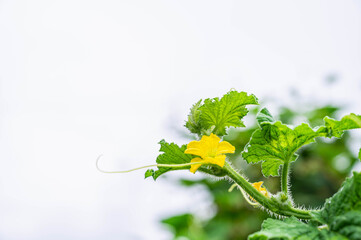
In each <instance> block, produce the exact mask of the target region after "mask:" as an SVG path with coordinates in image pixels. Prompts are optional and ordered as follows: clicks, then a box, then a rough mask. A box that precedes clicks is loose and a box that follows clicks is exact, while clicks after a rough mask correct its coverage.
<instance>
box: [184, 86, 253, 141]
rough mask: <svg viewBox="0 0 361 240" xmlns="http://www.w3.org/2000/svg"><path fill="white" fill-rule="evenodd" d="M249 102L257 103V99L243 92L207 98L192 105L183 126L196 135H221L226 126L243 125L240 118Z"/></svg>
mask: <svg viewBox="0 0 361 240" xmlns="http://www.w3.org/2000/svg"><path fill="white" fill-rule="evenodd" d="M251 104H258V99H257V98H256V97H255V96H254V95H252V94H251V95H247V93H245V92H237V91H230V92H228V93H227V94H225V95H224V96H223V97H222V98H221V99H219V98H212V99H210V98H208V99H205V100H204V103H203V104H202V101H199V102H197V103H196V104H194V105H193V107H192V108H191V112H190V114H189V115H188V121H187V122H186V124H185V126H186V127H187V128H188V129H189V130H190V131H191V132H192V133H196V134H198V135H204V134H207V135H209V134H210V133H214V134H216V135H218V136H223V135H225V134H226V129H227V128H228V127H244V124H243V122H242V120H241V119H242V118H243V117H244V116H246V115H247V113H248V110H247V108H246V107H245V106H246V105H251Z"/></svg>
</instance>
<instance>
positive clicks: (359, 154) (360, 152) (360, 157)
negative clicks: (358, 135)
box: [358, 148, 361, 161]
mask: <svg viewBox="0 0 361 240" xmlns="http://www.w3.org/2000/svg"><path fill="white" fill-rule="evenodd" d="M358 159H360V161H361V148H360V151H359V152H358Z"/></svg>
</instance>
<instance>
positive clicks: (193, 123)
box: [185, 100, 202, 133]
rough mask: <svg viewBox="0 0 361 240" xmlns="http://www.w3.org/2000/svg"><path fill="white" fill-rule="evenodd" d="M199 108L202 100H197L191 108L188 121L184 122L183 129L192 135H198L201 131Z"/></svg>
mask: <svg viewBox="0 0 361 240" xmlns="http://www.w3.org/2000/svg"><path fill="white" fill-rule="evenodd" d="M201 106H202V100H199V101H198V102H197V103H196V104H194V105H193V106H192V108H191V112H190V114H189V115H188V121H187V122H186V125H185V127H186V128H188V129H189V131H191V132H192V133H200V132H201V130H202V129H201V125H200V115H201V111H200V110H199V108H200V107H201Z"/></svg>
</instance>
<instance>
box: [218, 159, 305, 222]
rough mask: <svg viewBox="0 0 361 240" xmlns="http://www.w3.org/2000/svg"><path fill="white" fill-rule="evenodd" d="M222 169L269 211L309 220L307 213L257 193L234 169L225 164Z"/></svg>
mask: <svg viewBox="0 0 361 240" xmlns="http://www.w3.org/2000/svg"><path fill="white" fill-rule="evenodd" d="M223 169H224V170H225V171H226V172H227V175H228V177H229V178H231V179H232V180H233V181H234V182H236V183H237V184H238V185H239V186H240V187H241V188H242V189H243V190H244V191H245V192H246V193H247V194H248V195H249V196H251V197H252V198H253V199H254V200H255V201H257V202H258V203H259V204H260V205H262V206H263V207H264V208H266V209H268V210H269V211H271V212H273V213H275V214H278V215H283V216H295V217H297V218H300V219H310V218H311V216H310V214H309V211H307V210H302V209H297V208H293V207H292V206H291V205H288V204H282V203H280V202H279V201H277V200H276V199H275V198H273V197H272V198H268V197H266V196H264V195H263V194H262V193H260V192H259V191H257V189H255V188H254V187H253V186H252V185H251V183H249V182H248V181H247V180H246V179H244V178H243V177H242V176H241V175H240V174H239V173H238V172H237V171H236V170H235V169H233V168H232V167H231V165H229V164H228V163H227V162H226V163H225V164H224V167H223Z"/></svg>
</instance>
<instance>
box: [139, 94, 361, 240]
mask: <svg viewBox="0 0 361 240" xmlns="http://www.w3.org/2000/svg"><path fill="white" fill-rule="evenodd" d="M249 104H258V100H257V98H256V97H255V96H253V95H247V93H245V92H237V91H230V92H228V93H227V94H225V95H224V96H223V97H222V98H220V99H219V98H213V99H206V100H204V102H202V100H200V101H198V102H197V103H196V104H194V105H193V106H192V108H191V111H190V114H189V115H188V121H187V122H186V124H185V126H186V127H187V128H188V130H190V132H191V133H195V134H198V135H199V136H202V135H210V134H211V133H214V134H216V135H218V136H220V137H224V140H225V141H229V142H230V143H231V144H232V145H234V146H235V147H236V154H234V155H232V156H227V162H231V161H232V162H233V164H232V166H236V167H237V168H241V169H242V170H244V173H247V175H249V176H251V177H250V179H251V180H252V181H250V182H247V180H245V179H244V178H243V176H241V175H239V174H238V171H235V170H234V169H233V168H232V166H230V165H229V164H228V163H227V162H226V165H225V166H227V167H224V168H221V167H219V166H214V165H212V164H208V165H206V164H204V165H202V166H201V167H200V168H199V171H201V172H205V173H208V174H211V175H215V176H228V177H229V179H231V180H233V181H234V182H236V183H237V184H238V185H239V186H240V187H242V188H243V190H244V191H246V192H247V194H249V196H250V197H251V199H257V202H258V203H259V204H260V205H262V206H263V207H264V208H266V209H268V210H269V211H270V212H273V213H275V214H276V215H277V214H279V215H283V216H292V217H290V218H287V219H284V220H283V221H281V220H275V219H268V220H266V221H264V223H263V225H262V230H261V231H259V232H257V233H254V234H252V235H250V236H249V239H262V240H263V239H264V240H266V239H351V240H356V239H361V238H360V236H361V174H360V173H354V176H353V177H352V178H349V179H347V180H346V181H345V183H344V184H343V186H342V188H341V190H340V191H339V192H338V193H337V194H335V195H334V196H333V197H332V198H330V199H328V200H327V201H326V203H325V205H324V208H322V210H320V211H311V210H303V209H297V208H296V207H295V205H297V204H298V202H297V201H298V200H296V198H295V200H294V202H295V203H296V204H294V203H293V201H287V202H286V203H281V202H279V201H274V198H269V197H268V196H265V195H262V193H260V192H258V191H255V190H254V188H252V186H251V185H250V183H252V182H256V181H260V178H262V177H263V176H265V177H269V176H278V175H279V169H280V166H281V165H283V164H286V163H287V164H288V163H291V162H294V161H295V160H296V159H297V158H298V157H300V158H301V159H303V160H304V161H302V162H300V161H297V162H296V163H295V165H296V166H297V167H295V168H294V170H293V171H292V174H294V177H293V178H294V179H293V183H294V185H293V187H292V192H294V194H295V196H297V198H298V197H299V196H300V194H299V193H300V192H302V191H306V192H307V196H308V197H304V198H303V199H302V198H300V199H301V201H300V202H301V204H302V203H303V204H304V203H307V205H312V206H319V205H321V203H323V199H325V197H329V196H330V195H331V194H330V193H334V192H335V191H336V190H337V188H338V186H339V184H340V183H341V179H343V177H344V176H345V174H347V173H348V172H349V171H350V170H351V169H352V167H353V166H354V164H355V163H356V161H357V158H356V157H355V156H354V153H352V151H350V149H349V148H348V146H347V145H346V140H344V139H336V140H335V141H332V142H330V141H326V142H325V141H323V140H322V139H317V138H318V137H328V138H331V137H336V138H340V137H341V136H342V135H343V133H344V131H346V130H349V129H355V128H361V115H356V114H349V115H347V116H344V117H343V118H342V119H341V120H339V121H338V120H335V119H332V118H330V117H327V116H325V115H330V116H331V117H333V116H332V115H334V114H335V113H336V112H337V110H338V109H339V108H337V107H332V106H326V107H321V108H318V109H314V110H312V111H310V112H304V113H300V112H299V111H296V112H295V111H292V110H290V109H287V108H283V112H281V116H280V117H281V119H282V120H283V121H284V122H285V123H289V124H292V121H293V120H294V119H295V118H297V116H302V117H307V118H308V120H309V121H308V123H302V124H300V125H297V126H295V127H290V126H288V125H286V124H284V123H282V122H281V121H276V120H275V119H274V118H273V116H272V115H271V114H270V113H269V111H268V110H267V109H266V108H264V109H262V110H261V111H260V112H259V113H258V115H257V121H258V124H259V129H254V128H250V129H248V130H246V131H243V132H242V133H241V132H239V131H238V132H237V127H244V124H243V122H242V118H243V117H244V116H245V115H246V114H247V113H248V110H247V109H246V107H245V106H246V105H249ZM320 125H321V126H320ZM310 126H312V127H310ZM317 126H318V127H317ZM229 127H235V128H234V129H231V130H230V131H227V129H228V128H229ZM238 133H241V134H238ZM251 136H252V137H251ZM345 136H346V137H348V136H349V135H348V134H345ZM248 140H249V141H248ZM316 140H317V142H318V145H317V147H315V145H314V144H310V143H312V142H315V141H316ZM247 141H248V143H247ZM309 144H310V145H309ZM160 145H161V149H160V151H161V152H162V153H161V154H160V155H159V156H158V158H157V163H158V164H172V165H174V164H186V163H189V162H190V161H191V159H193V157H194V156H192V155H189V154H184V151H185V149H186V147H187V146H186V145H182V146H181V147H179V146H178V145H176V144H174V143H167V142H165V141H164V140H162V141H161V142H160ZM242 149H244V151H243V152H242V157H243V159H244V160H245V161H243V160H242V158H241V157H240V155H239V154H238V153H240V152H241V151H242ZM296 152H297V154H296ZM359 158H360V160H361V149H360V152H359ZM305 159H307V160H305ZM320 159H321V160H320ZM338 160H341V162H340V161H338ZM246 162H247V163H259V162H261V163H262V164H261V170H262V173H263V176H261V175H260V174H259V168H260V166H257V165H253V166H252V165H247V164H245V163H246ZM287 166H288V165H287ZM289 166H291V165H289ZM339 166H340V167H339ZM337 167H339V168H340V169H337ZM189 168H190V166H174V167H173V166H164V165H163V166H161V165H158V170H156V171H154V170H151V169H149V170H147V171H146V173H145V177H146V178H147V177H150V176H152V177H153V178H154V180H155V179H157V178H158V177H159V176H160V175H162V174H163V173H166V172H168V171H172V170H180V169H189ZM230 169H231V170H230ZM252 169H253V170H252ZM285 169H288V168H285ZM256 172H258V173H256ZM282 175H283V177H282V189H284V186H288V179H289V173H288V171H283V172H282ZM263 180H264V179H263ZM183 184H185V185H187V186H191V185H193V184H203V185H205V186H207V187H209V191H211V192H212V196H213V199H214V203H215V209H216V211H217V212H216V214H215V215H214V216H213V217H211V218H210V219H208V220H200V219H198V218H197V217H195V216H193V215H192V214H189V213H186V214H182V215H178V216H173V217H170V218H168V219H165V220H164V221H163V223H164V224H166V225H168V226H170V227H171V229H172V231H173V233H174V237H175V238H177V239H178V237H179V238H183V237H186V238H188V239H197V240H203V239H204V240H205V239H207V240H213V239H214V240H217V239H234V240H239V239H244V238H245V237H246V236H247V235H248V234H249V232H250V231H255V230H256V229H253V230H250V229H252V228H257V226H259V224H260V220H261V218H259V215H258V214H253V213H247V212H248V211H249V209H247V208H245V207H242V205H244V204H245V201H243V199H242V197H241V194H240V192H238V191H234V192H232V193H228V192H227V191H226V189H223V190H216V188H211V187H210V186H212V185H213V184H214V185H218V184H220V185H219V186H222V187H223V188H227V187H229V185H227V184H226V183H224V182H217V183H211V182H208V181H204V180H200V181H188V182H187V181H183ZM266 185H267V189H268V191H269V194H271V193H275V192H276V191H277V190H276V189H278V188H279V185H277V184H275V182H274V181H273V180H272V179H269V180H268V182H267V183H266ZM305 185H310V186H309V187H308V188H305V187H304V186H305ZM283 193H285V192H283ZM278 195H279V194H278ZM278 195H277V194H274V195H273V196H278ZM286 195H287V196H288V197H289V199H292V196H291V195H290V191H288V192H287V191H286ZM286 195H285V196H286ZM232 196H233V197H234V198H233V197H232ZM304 196H306V195H304ZM230 199H233V200H232V201H230ZM225 206H226V207H225ZM231 206H237V207H238V208H232V207H231ZM240 206H241V207H242V210H240V209H239V207H240ZM253 211H255V210H254V209H253ZM235 212H242V214H234V213H235ZM310 214H311V215H310ZM250 215H257V218H256V217H255V218H254V219H252V218H251V217H250ZM294 216H297V218H296V217H294ZM262 217H264V216H262ZM310 218H312V219H311V220H310V221H309V222H308V223H306V222H302V221H301V220H300V219H310ZM253 220H254V221H253ZM247 224H249V226H248V228H247V229H248V230H247V229H246V230H244V229H243V228H244V226H247ZM320 224H324V225H323V226H319V225H320ZM232 225H233V226H232ZM258 229H259V228H258Z"/></svg>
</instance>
